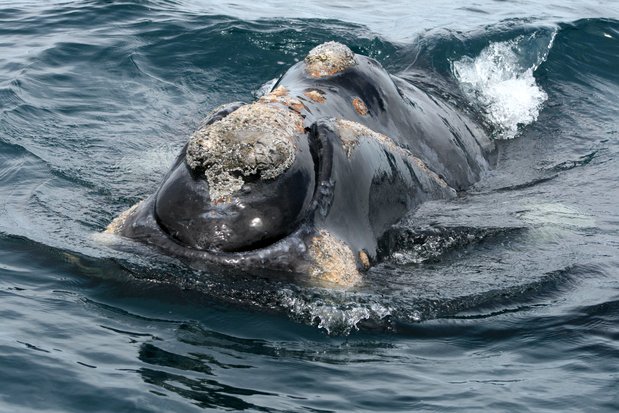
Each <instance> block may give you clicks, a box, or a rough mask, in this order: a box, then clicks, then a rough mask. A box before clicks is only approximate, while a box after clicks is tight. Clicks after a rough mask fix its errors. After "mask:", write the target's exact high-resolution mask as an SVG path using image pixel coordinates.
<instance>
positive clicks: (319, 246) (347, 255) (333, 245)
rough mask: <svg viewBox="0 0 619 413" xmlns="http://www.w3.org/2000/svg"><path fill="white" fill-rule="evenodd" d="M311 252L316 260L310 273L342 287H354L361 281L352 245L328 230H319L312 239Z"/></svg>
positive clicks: (318, 278)
mask: <svg viewBox="0 0 619 413" xmlns="http://www.w3.org/2000/svg"><path fill="white" fill-rule="evenodd" d="M309 252H310V255H311V257H312V259H313V260H314V266H313V268H312V269H311V271H310V275H311V276H312V277H314V278H315V279H317V280H320V281H322V282H327V283H329V284H333V285H337V286H340V287H353V286H355V285H357V284H359V283H360V282H361V274H359V271H358V270H357V263H356V261H355V256H354V254H353V252H352V251H351V249H350V247H349V246H348V245H347V244H346V243H345V242H343V241H341V240H339V239H338V238H336V237H335V236H334V235H332V234H331V233H329V232H328V231H325V230H320V231H319V233H318V235H316V236H315V237H314V238H313V239H312V241H311V244H310V247H309Z"/></svg>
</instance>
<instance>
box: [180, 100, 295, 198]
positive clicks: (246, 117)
mask: <svg viewBox="0 0 619 413" xmlns="http://www.w3.org/2000/svg"><path fill="white" fill-rule="evenodd" d="M299 130H303V125H302V118H301V117H300V116H299V115H298V114H296V113H293V112H291V111H290V110H288V109H285V108H282V107H277V106H274V105H268V104H261V103H253V104H250V105H245V106H241V107H240V108H239V109H237V110H236V111H234V112H232V113H231V114H230V115H228V116H226V117H225V118H223V119H221V120H219V121H217V122H215V123H213V124H211V125H208V126H206V127H205V128H202V129H200V130H198V131H197V132H195V133H194V134H193V135H192V136H191V138H190V140H189V144H188V146H187V154H186V160H187V165H189V167H190V168H191V169H192V170H194V171H197V172H203V173H204V175H205V177H206V180H207V181H208V184H209V191H210V196H211V199H212V200H220V199H225V198H227V197H229V196H230V195H232V194H233V193H234V192H236V191H238V190H239V189H241V187H242V186H243V183H244V182H245V180H247V179H255V178H259V179H263V180H268V179H273V178H276V177H278V176H279V175H281V174H282V173H283V172H285V171H286V170H287V169H288V168H289V167H290V166H291V165H292V164H293V162H294V160H295V154H296V146H295V132H297V131H299Z"/></svg>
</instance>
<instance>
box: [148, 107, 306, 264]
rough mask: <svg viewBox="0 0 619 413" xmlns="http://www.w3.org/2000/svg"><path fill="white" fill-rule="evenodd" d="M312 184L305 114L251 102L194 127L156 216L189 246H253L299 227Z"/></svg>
mask: <svg viewBox="0 0 619 413" xmlns="http://www.w3.org/2000/svg"><path fill="white" fill-rule="evenodd" d="M314 187H315V172H314V161H313V158H312V154H311V151H310V148H309V144H308V140H307V137H306V134H305V133H304V131H303V126H302V119H301V118H300V116H298V114H296V113H293V112H291V111H290V110H288V109H287V108H284V107H279V106H276V105H269V104H262V103H254V104H250V105H245V106H241V107H240V108H238V109H236V110H235V111H234V112H232V113H230V114H229V115H228V116H225V117H223V118H222V119H219V120H217V121H215V122H213V123H211V124H209V125H207V126H205V127H203V128H201V129H200V130H198V131H197V132H196V133H194V135H192V137H191V138H190V140H189V142H188V144H187V146H186V148H185V150H184V151H183V153H182V154H181V156H180V157H179V160H178V161H177V164H176V165H175V167H174V168H173V169H172V171H171V172H170V173H169V174H168V176H167V177H166V179H165V181H164V183H163V184H162V185H161V187H160V189H159V191H158V193H157V195H156V200H155V216H156V219H157V222H158V224H159V226H160V227H161V228H162V229H163V230H164V231H165V232H167V233H168V234H169V235H170V236H171V237H172V238H173V239H174V240H176V241H177V242H178V243H180V244H182V245H184V246H187V247H191V248H195V249H199V250H208V251H223V252H238V251H248V250H252V249H255V248H260V247H263V246H265V245H268V244H270V243H273V242H275V241H277V240H279V239H281V238H283V237H285V236H286V235H288V234H290V233H291V232H292V231H294V229H295V228H297V226H298V224H299V223H300V222H301V221H302V220H303V219H304V218H305V217H306V215H307V210H308V207H309V204H310V202H311V199H312V195H313V192H314Z"/></svg>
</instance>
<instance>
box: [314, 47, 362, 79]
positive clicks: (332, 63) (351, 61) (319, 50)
mask: <svg viewBox="0 0 619 413" xmlns="http://www.w3.org/2000/svg"><path fill="white" fill-rule="evenodd" d="M356 64H357V61H356V60H355V54H354V53H353V52H352V50H350V49H349V48H348V47H347V46H345V45H343V44H341V43H337V42H327V43H323V44H321V45H320V46H316V47H315V48H313V49H312V50H311V51H310V52H309V54H308V55H307V57H306V58H305V70H306V71H307V74H308V75H310V76H312V77H315V78H321V77H328V76H333V75H335V74H337V73H340V72H343V71H344V70H346V69H348V68H349V67H352V66H355V65H356Z"/></svg>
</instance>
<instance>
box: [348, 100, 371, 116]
mask: <svg viewBox="0 0 619 413" xmlns="http://www.w3.org/2000/svg"><path fill="white" fill-rule="evenodd" d="M352 105H353V106H354V108H355V111H356V112H357V113H358V114H359V115H361V116H365V115H367V114H368V107H367V106H366V105H365V102H363V101H362V100H361V99H360V98H354V99H353V100H352Z"/></svg>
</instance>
